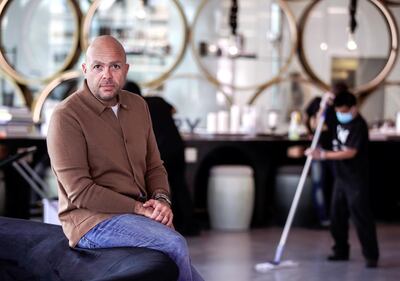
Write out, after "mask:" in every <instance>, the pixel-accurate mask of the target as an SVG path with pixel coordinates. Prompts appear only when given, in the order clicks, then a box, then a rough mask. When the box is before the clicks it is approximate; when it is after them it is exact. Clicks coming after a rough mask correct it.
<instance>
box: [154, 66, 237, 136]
mask: <svg viewBox="0 0 400 281" xmlns="http://www.w3.org/2000/svg"><path fill="white" fill-rule="evenodd" d="M152 91H154V90H150V92H152ZM156 91H157V95H160V96H162V97H163V98H165V100H167V101H168V102H169V103H171V104H172V105H173V106H174V107H175V109H176V114H175V116H174V118H175V120H176V123H177V125H178V127H179V129H180V130H181V131H184V132H201V131H202V130H203V131H205V128H206V118H207V114H208V113H209V112H218V111H221V110H225V111H228V110H229V107H230V105H231V101H230V99H229V97H228V96H227V95H226V94H225V93H224V92H222V91H221V90H220V89H218V88H217V87H216V86H215V85H214V84H212V83H211V82H209V81H208V80H207V79H206V78H204V77H203V76H202V75H196V74H190V73H181V74H177V75H173V76H171V77H170V78H169V79H168V80H166V81H165V82H164V83H163V85H162V86H160V87H159V88H158V89H156ZM188 93H190V95H188ZM194 105H195V106H194Z"/></svg>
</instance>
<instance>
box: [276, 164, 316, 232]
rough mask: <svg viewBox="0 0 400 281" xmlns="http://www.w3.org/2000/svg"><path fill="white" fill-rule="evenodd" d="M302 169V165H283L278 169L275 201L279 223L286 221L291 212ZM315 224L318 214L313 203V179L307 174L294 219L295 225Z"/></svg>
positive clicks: (306, 225) (307, 225)
mask: <svg viewBox="0 0 400 281" xmlns="http://www.w3.org/2000/svg"><path fill="white" fill-rule="evenodd" d="M302 169H303V167H302V166H283V167H281V168H279V169H278V171H277V175H276V182H275V192H274V193H275V196H274V202H275V211H276V216H275V218H276V221H277V223H278V224H279V225H283V224H284V223H285V221H286V218H287V216H288V214H289V210H290V207H291V205H292V202H293V198H294V194H295V192H296V188H297V185H298V183H299V181H300V175H301V172H302ZM315 224H316V214H315V210H314V206H313V203H312V181H311V177H310V176H307V178H306V181H305V183H304V187H303V191H302V194H301V197H300V201H299V205H298V206H297V210H296V214H295V217H294V219H293V226H303V227H309V226H313V225H315Z"/></svg>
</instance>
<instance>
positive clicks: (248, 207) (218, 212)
mask: <svg viewBox="0 0 400 281" xmlns="http://www.w3.org/2000/svg"><path fill="white" fill-rule="evenodd" d="M254 193H255V191H254V179H253V170H252V169H251V168H250V167H248V166H239V165H223V166H215V167H213V168H212V169H211V172H210V178H209V182H208V192H207V194H208V198H207V202H208V213H209V216H210V222H211V228H213V229H218V230H246V229H248V228H249V226H250V222H251V216H252V213H253V208H254Z"/></svg>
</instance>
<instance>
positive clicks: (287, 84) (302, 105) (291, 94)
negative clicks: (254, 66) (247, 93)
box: [249, 72, 325, 134]
mask: <svg viewBox="0 0 400 281" xmlns="http://www.w3.org/2000/svg"><path fill="white" fill-rule="evenodd" d="M324 92H325V90H324V89H323V88H321V87H319V86H318V85H317V84H315V83H313V82H312V81H311V80H309V79H307V78H304V77H302V76H301V74H300V73H298V72H292V73H290V74H289V75H288V76H287V77H280V78H279V79H277V80H276V81H274V83H272V84H270V85H268V86H267V87H265V88H262V89H260V90H259V91H258V92H256V93H255V94H254V95H253V97H252V98H251V99H250V101H249V104H250V105H252V106H255V107H256V108H258V111H259V114H260V124H259V126H260V127H261V130H262V131H264V132H271V131H273V130H275V128H276V129H278V130H277V131H276V132H275V133H277V134H281V133H283V132H286V130H287V125H288V123H289V120H290V115H291V113H292V112H293V111H297V112H300V113H301V114H303V112H305V109H306V107H307V106H308V105H309V103H310V102H311V100H313V99H314V98H315V97H317V96H322V95H323V94H324ZM271 112H273V113H274V116H275V119H274V120H275V122H274V126H273V127H274V128H273V130H271V129H272V128H271V124H270V119H271V118H270V116H269V115H270V113H271Z"/></svg>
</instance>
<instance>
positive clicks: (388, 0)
mask: <svg viewBox="0 0 400 281" xmlns="http://www.w3.org/2000/svg"><path fill="white" fill-rule="evenodd" d="M383 2H384V3H385V4H386V5H388V6H389V5H393V6H396V5H400V1H398V0H397V1H395V0H383Z"/></svg>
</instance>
